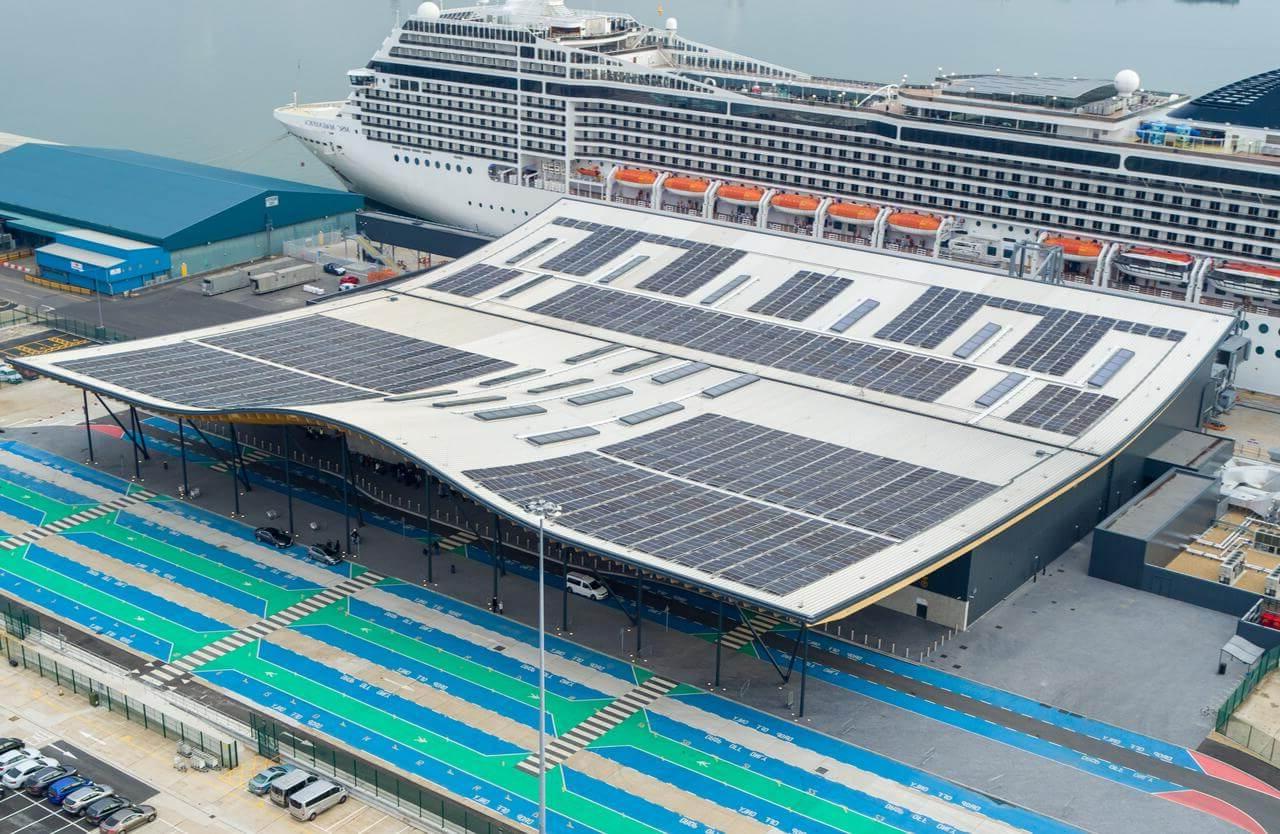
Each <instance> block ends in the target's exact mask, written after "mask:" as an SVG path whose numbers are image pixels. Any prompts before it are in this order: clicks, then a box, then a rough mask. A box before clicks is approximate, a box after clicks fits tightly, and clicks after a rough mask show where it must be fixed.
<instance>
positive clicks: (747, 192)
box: [716, 185, 764, 206]
mask: <svg viewBox="0 0 1280 834" xmlns="http://www.w3.org/2000/svg"><path fill="white" fill-rule="evenodd" d="M716 196H717V197H719V198H720V199H721V200H724V201H725V202H726V203H732V204H733V205H735V206H758V205H760V201H761V200H763V199H764V192H763V191H761V190H760V189H759V188H752V187H751V186H749V185H726V186H723V187H721V189H720V190H719V191H717V192H716Z"/></svg>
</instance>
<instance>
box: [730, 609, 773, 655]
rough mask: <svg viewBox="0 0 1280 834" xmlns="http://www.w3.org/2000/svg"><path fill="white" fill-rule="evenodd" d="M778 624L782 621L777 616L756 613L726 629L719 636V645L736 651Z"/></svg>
mask: <svg viewBox="0 0 1280 834" xmlns="http://www.w3.org/2000/svg"><path fill="white" fill-rule="evenodd" d="M780 625H782V621H781V620H779V619H778V618H777V617H773V616H771V615H769V614H757V615H755V616H754V617H751V618H749V620H747V621H745V622H742V623H740V624H739V625H737V626H735V627H734V628H732V629H730V630H729V631H726V632H725V633H724V634H723V635H722V636H721V637H720V645H722V646H724V647H725V648H726V649H728V650H729V651H731V652H736V651H737V650H738V649H741V648H742V647H743V646H745V645H747V644H748V643H751V642H754V641H755V640H757V639H759V635H763V634H764V633H765V632H768V631H771V630H772V629H773V628H775V627H776V626H780Z"/></svg>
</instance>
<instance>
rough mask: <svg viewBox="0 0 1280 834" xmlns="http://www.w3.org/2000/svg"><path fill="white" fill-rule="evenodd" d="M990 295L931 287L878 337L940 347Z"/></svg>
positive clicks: (925, 346) (921, 345)
mask: <svg viewBox="0 0 1280 834" xmlns="http://www.w3.org/2000/svg"><path fill="white" fill-rule="evenodd" d="M988 299H989V296H986V295H982V294H981V293H976V292H961V291H960V290H953V289H947V288H944V287H929V288H928V289H927V290H925V291H924V293H923V294H921V296H920V297H919V298H917V299H916V300H915V302H914V303H913V304H912V305H911V306H909V307H908V308H907V309H906V310H904V311H902V312H901V313H899V314H898V315H896V316H894V318H893V320H892V321H890V322H889V323H888V324H886V325H885V326H884V327H882V328H880V330H879V331H877V332H876V338H877V339H885V340H886V341H890V342H901V343H902V344H906V345H915V346H919V347H923V348H936V347H937V346H938V345H940V344H942V343H943V342H944V341H946V339H947V337H948V336H950V335H951V334H952V333H954V332H956V330H958V329H960V327H961V326H963V325H964V323H965V322H966V321H968V320H969V318H970V317H971V316H972V315H973V314H974V313H976V312H977V311H978V310H980V309H982V306H983V305H984V304H986V303H987V300H988Z"/></svg>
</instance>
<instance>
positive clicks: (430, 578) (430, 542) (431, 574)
mask: <svg viewBox="0 0 1280 834" xmlns="http://www.w3.org/2000/svg"><path fill="white" fill-rule="evenodd" d="M426 484H427V500H426V503H425V504H424V505H423V509H425V510H426V514H427V546H426V547H425V548H423V549H424V550H426V551H427V584H428V585H434V584H435V581H436V576H435V555H436V540H435V539H434V538H433V537H432V536H431V476H430V475H428V476H427V477H426Z"/></svg>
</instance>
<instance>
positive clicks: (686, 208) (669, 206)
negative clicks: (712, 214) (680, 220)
mask: <svg viewBox="0 0 1280 834" xmlns="http://www.w3.org/2000/svg"><path fill="white" fill-rule="evenodd" d="M662 210H663V211H666V212H670V213H672V214H687V215H689V216H690V217H701V216H702V207H701V206H696V205H691V204H689V203H663V204H662Z"/></svg>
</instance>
